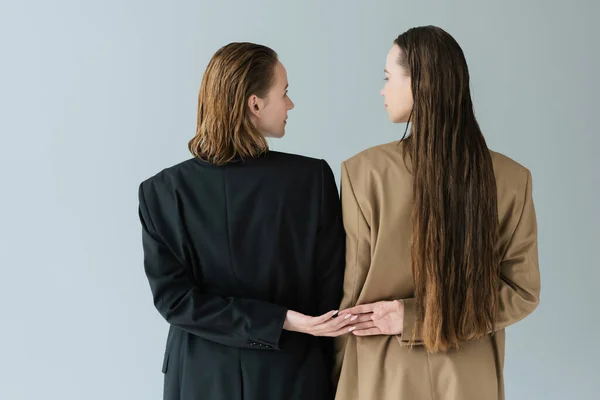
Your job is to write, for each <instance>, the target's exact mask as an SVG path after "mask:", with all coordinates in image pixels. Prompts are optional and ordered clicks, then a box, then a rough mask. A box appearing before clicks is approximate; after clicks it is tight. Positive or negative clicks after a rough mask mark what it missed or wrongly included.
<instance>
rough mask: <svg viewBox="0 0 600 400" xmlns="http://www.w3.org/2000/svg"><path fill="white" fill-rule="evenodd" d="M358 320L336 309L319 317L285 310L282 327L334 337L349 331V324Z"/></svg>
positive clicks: (314, 334) (354, 316)
mask: <svg viewBox="0 0 600 400" xmlns="http://www.w3.org/2000/svg"><path fill="white" fill-rule="evenodd" d="M357 321H358V316H356V315H352V314H350V313H345V314H344V315H343V316H342V315H338V311H329V312H328V313H325V314H323V315H321V316H319V317H311V316H308V315H304V314H301V313H299V312H296V311H292V310H289V311H288V312H287V315H286V318H285V322H284V324H283V329H285V330H287V331H294V332H302V333H306V334H309V335H313V336H328V337H335V336H340V335H343V334H345V333H348V332H349V326H350V325H351V324H353V323H355V322H357Z"/></svg>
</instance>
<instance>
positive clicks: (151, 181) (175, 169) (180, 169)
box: [138, 158, 194, 198]
mask: <svg viewBox="0 0 600 400" xmlns="http://www.w3.org/2000/svg"><path fill="white" fill-rule="evenodd" d="M193 163H194V159H193V158H191V159H188V160H185V161H182V162H180V163H177V164H175V165H172V166H170V167H167V168H164V169H162V170H160V171H159V172H157V173H155V174H154V175H152V176H150V177H148V178H146V179H145V180H143V181H142V182H141V183H140V184H139V188H138V191H139V195H140V198H141V197H143V196H149V195H151V194H152V193H157V192H161V191H164V190H167V189H171V188H173V187H175V186H177V181H178V180H180V179H182V178H181V176H182V175H184V172H185V171H187V170H189V169H190V168H192V166H193Z"/></svg>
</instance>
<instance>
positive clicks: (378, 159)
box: [342, 141, 405, 177]
mask: <svg viewBox="0 0 600 400" xmlns="http://www.w3.org/2000/svg"><path fill="white" fill-rule="evenodd" d="M402 147H403V144H402V142H399V141H394V142H390V143H385V144H380V145H377V146H373V147H369V148H368V149H365V150H363V151H361V152H359V153H357V154H355V155H354V156H352V157H350V158H348V159H347V160H345V161H344V162H343V163H342V169H345V170H346V172H347V173H348V175H349V176H350V177H359V176H363V175H367V174H372V173H377V172H378V171H380V170H383V169H386V168H389V166H390V165H395V166H400V167H401V168H404V167H405V166H404V163H403V154H402Z"/></svg>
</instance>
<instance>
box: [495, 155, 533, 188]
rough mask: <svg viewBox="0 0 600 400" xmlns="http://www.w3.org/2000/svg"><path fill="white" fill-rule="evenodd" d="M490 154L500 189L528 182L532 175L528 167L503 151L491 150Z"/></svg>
mask: <svg viewBox="0 0 600 400" xmlns="http://www.w3.org/2000/svg"><path fill="white" fill-rule="evenodd" d="M490 154H491V156H492V164H493V166H494V173H495V175H496V182H497V184H498V187H499V189H502V188H505V189H507V188H513V187H515V186H519V187H520V186H523V185H524V184H527V181H528V180H529V179H530V176H531V171H530V170H529V169H528V168H527V167H525V166H524V165H522V164H520V163H519V162H517V161H515V160H513V159H512V158H510V157H508V156H506V155H504V154H502V153H499V152H496V151H493V150H490Z"/></svg>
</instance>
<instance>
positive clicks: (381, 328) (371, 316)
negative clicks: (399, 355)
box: [283, 300, 404, 337]
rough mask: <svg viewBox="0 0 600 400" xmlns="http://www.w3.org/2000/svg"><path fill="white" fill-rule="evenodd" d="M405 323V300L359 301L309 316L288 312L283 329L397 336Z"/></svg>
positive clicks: (330, 335) (304, 331) (313, 332)
mask: <svg viewBox="0 0 600 400" xmlns="http://www.w3.org/2000/svg"><path fill="white" fill-rule="evenodd" d="M403 324H404V303H403V302H402V301H399V300H393V301H378V302H376V303H371V304H362V305H359V306H355V307H352V308H348V309H346V310H343V311H340V312H338V311H330V312H328V313H325V314H323V315H321V316H318V317H310V316H308V315H304V314H301V313H298V312H295V311H291V310H290V311H288V312H287V315H286V319H285V322H284V324H283V329H285V330H288V331H295V332H302V333H306V334H309V335H313V336H328V337H335V336H341V335H343V334H346V333H349V332H352V333H353V334H354V335H356V336H371V335H399V334H401V333H402V327H403Z"/></svg>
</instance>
